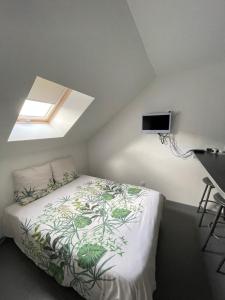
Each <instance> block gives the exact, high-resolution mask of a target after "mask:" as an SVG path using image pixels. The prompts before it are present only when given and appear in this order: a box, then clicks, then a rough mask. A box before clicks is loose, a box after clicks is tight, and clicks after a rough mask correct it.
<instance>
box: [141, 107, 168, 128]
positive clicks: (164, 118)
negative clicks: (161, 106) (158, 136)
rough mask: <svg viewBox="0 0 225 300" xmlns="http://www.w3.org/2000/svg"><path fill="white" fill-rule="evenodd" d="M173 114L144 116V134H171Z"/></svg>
mask: <svg viewBox="0 0 225 300" xmlns="http://www.w3.org/2000/svg"><path fill="white" fill-rule="evenodd" d="M170 130H171V112H167V113H153V114H146V115H143V116H142V132H145V133H170Z"/></svg>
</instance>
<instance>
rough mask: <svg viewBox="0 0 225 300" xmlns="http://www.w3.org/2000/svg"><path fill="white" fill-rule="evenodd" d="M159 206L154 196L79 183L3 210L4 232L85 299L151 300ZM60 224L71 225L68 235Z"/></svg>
mask: <svg viewBox="0 0 225 300" xmlns="http://www.w3.org/2000/svg"><path fill="white" fill-rule="evenodd" d="M96 199H97V200H96ZM162 200H163V196H162V195H161V194H160V193H158V192H156V191H153V190H149V189H146V188H141V187H135V186H131V185H126V184H123V185H120V184H116V183H114V182H110V181H106V180H102V179H98V178H94V177H90V176H85V175H83V176H80V177H79V178H78V179H76V180H74V181H73V182H71V183H70V184H67V185H66V186H64V187H62V188H60V189H58V190H56V191H55V192H53V193H51V194H49V195H47V196H45V197H43V198H41V199H39V200H37V201H35V202H33V203H30V204H28V205H26V206H20V205H18V204H13V205H11V206H9V207H7V208H6V209H5V212H4V215H3V230H4V234H5V236H8V237H11V238H13V239H14V241H15V243H16V244H17V245H18V247H19V248H20V249H21V250H22V251H23V252H24V253H25V254H26V255H27V256H28V257H29V258H31V259H32V260H33V261H34V262H35V263H36V264H37V265H38V266H39V267H40V268H42V269H44V270H45V271H46V272H47V273H48V274H50V275H51V276H53V277H55V278H56V280H57V281H58V282H59V283H60V284H62V285H64V286H72V287H73V288H74V289H75V290H76V291H77V292H78V293H80V294H81V295H82V296H83V297H84V298H85V299H91V300H151V299H152V293H153V291H154V290H155V288H156V283H155V257H156V248H157V240H158V232H159V226H160V218H161V211H162V203H163V201H162ZM96 201H97V202H96ZM56 213H57V215H56ZM54 214H55V216H56V219H55V220H53V219H52V218H53V216H54ZM71 218H73V221H72V223H70V222H71ZM57 222H58V223H57ZM107 222H108V223H107ZM103 223H104V224H105V225H104V227H103ZM60 224H61V225H60ZM65 224H73V226H74V232H73V235H71V234H72V233H71V232H70V231H71V227H68V232H66V231H65V228H66V227H65ZM60 226H61V227H60ZM63 226H64V227H63ZM60 228H61V229H60ZM43 249H44V250H43ZM41 251H42V252H43V251H45V252H43V253H41ZM93 253H94V254H93ZM91 255H92V256H91ZM37 257H38V258H37ZM46 257H47V258H48V259H46Z"/></svg>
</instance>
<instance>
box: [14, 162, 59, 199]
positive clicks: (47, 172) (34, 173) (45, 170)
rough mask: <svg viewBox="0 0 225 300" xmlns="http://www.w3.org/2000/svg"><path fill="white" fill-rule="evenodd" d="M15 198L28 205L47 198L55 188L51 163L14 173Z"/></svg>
mask: <svg viewBox="0 0 225 300" xmlns="http://www.w3.org/2000/svg"><path fill="white" fill-rule="evenodd" d="M13 179H14V198H15V200H16V201H17V202H19V203H20V204H21V205H26V204H28V203H30V202H32V201H35V200H37V199H39V198H41V197H44V196H46V195H47V194H49V193H50V192H51V191H53V190H54V189H55V188H54V180H53V177H52V170H51V166H50V164H49V163H47V164H44V165H41V166H35V167H31V168H27V169H23V170H16V171H14V172H13Z"/></svg>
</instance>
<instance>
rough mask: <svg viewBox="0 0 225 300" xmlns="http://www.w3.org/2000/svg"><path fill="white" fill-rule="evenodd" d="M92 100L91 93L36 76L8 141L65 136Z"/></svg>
mask: <svg viewBox="0 0 225 300" xmlns="http://www.w3.org/2000/svg"><path fill="white" fill-rule="evenodd" d="M93 100H94V98H93V97H91V96H88V95H85V94H83V93H80V92H78V91H75V90H72V89H70V88H67V87H65V86H63V85H61V84H58V83H55V82H53V81H49V80H47V79H44V78H41V77H39V76H37V77H36V79H35V81H34V83H33V85H32V87H31V90H30V92H29V94H28V95H27V97H26V98H25V99H24V102H23V105H22V107H21V109H20V112H19V115H18V117H17V120H16V123H15V125H14V127H13V128H12V131H11V133H10V136H9V138H8V141H9V142H11V141H25V140H37V139H49V138H60V137H64V136H65V135H66V134H67V132H68V131H69V130H70V129H71V128H72V126H73V125H74V124H75V123H76V122H77V121H78V119H79V118H80V116H81V115H82V114H83V113H84V111H85V110H86V109H87V107H88V106H89V105H90V104H91V103H92V101H93Z"/></svg>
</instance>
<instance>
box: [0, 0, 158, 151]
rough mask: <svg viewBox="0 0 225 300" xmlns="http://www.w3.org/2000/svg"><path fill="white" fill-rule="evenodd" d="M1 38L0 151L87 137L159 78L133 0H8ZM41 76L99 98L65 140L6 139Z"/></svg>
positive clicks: (0, 7) (0, 11) (1, 11)
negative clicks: (132, 7) (133, 12)
mask: <svg viewBox="0 0 225 300" xmlns="http://www.w3.org/2000/svg"><path fill="white" fill-rule="evenodd" d="M0 39H1V44H0V78H1V80H0V156H1V155H2V156H4V155H6V154H7V155H9V154H10V153H11V152H15V151H17V152H24V153H26V152H31V151H41V150H45V149H47V148H51V147H56V146H62V145H65V144H69V143H72V142H76V141H80V140H85V139H88V138H89V137H90V136H91V135H92V134H93V133H94V132H96V131H97V130H98V129H99V128H100V127H101V126H102V125H103V124H105V122H107V120H109V119H110V118H111V117H112V116H113V115H114V114H115V113H116V112H117V111H118V110H119V109H120V108H121V107H122V106H124V105H125V104H126V103H127V102H128V101H130V100H132V98H134V96H136V95H137V94H138V93H139V92H140V90H141V89H142V88H143V87H144V86H146V85H147V83H149V81H150V80H151V79H152V78H153V77H154V70H153V68H152V66H151V64H150V62H149V60H148V57H147V55H146V52H145V49H144V47H143V44H142V41H141V39H140V36H139V34H138V31H137V28H136V26H135V22H134V20H133V18H132V16H131V14H130V11H129V8H128V5H127V3H126V0H119V1H117V0H115V1H114V0H113V1H112V0H64V1H62V0H38V1H36V0H29V1H27V0H20V1H18V0H2V1H1V2H0ZM37 75H39V76H41V77H43V78H46V79H49V80H51V81H55V82H57V83H59V84H62V85H64V86H67V87H69V88H71V89H75V90H78V91H81V92H83V93H85V94H88V95H91V96H93V97H95V101H94V102H93V104H92V105H91V106H90V108H89V109H88V110H87V111H86V112H85V113H84V115H83V116H82V117H81V119H80V120H79V121H78V123H77V124H76V125H75V126H74V128H73V129H72V130H71V131H70V132H69V134H68V135H67V136H66V137H65V138H63V139H57V140H48V141H33V142H16V144H15V143H7V139H8V136H9V134H10V132H11V129H12V127H13V125H14V123H15V121H16V119H17V116H18V113H19V111H20V108H21V106H22V104H23V101H24V99H25V98H26V96H27V95H28V93H29V90H30V88H31V86H32V83H33V81H34V79H35V77H36V76H37Z"/></svg>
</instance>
